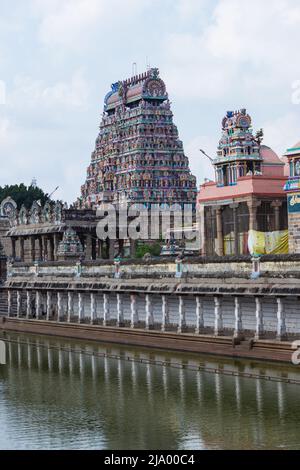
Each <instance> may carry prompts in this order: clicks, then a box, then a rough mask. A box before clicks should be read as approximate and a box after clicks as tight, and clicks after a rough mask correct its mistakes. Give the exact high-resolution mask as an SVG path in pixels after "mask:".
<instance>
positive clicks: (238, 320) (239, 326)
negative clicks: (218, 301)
mask: <svg viewBox="0 0 300 470" xmlns="http://www.w3.org/2000/svg"><path fill="white" fill-rule="evenodd" d="M234 318H235V322H234V335H233V336H234V338H240V337H241V335H242V331H243V323H242V310H241V305H240V299H239V297H235V298H234Z"/></svg>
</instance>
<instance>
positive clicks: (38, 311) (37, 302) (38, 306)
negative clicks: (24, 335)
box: [35, 291, 41, 320]
mask: <svg viewBox="0 0 300 470" xmlns="http://www.w3.org/2000/svg"><path fill="white" fill-rule="evenodd" d="M35 314H36V319H37V320H39V319H40V318H41V292H40V291H36V294H35Z"/></svg>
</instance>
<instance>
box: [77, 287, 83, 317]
mask: <svg viewBox="0 0 300 470" xmlns="http://www.w3.org/2000/svg"><path fill="white" fill-rule="evenodd" d="M83 317H84V297H83V294H82V293H81V292H79V294H78V323H82V321H83Z"/></svg>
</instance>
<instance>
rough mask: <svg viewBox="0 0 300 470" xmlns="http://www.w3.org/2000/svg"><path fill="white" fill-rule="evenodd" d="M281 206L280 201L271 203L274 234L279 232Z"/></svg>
mask: <svg viewBox="0 0 300 470" xmlns="http://www.w3.org/2000/svg"><path fill="white" fill-rule="evenodd" d="M281 206H282V202H281V201H273V202H272V207H273V208H274V219H275V220H274V229H275V231H276V232H278V231H279V230H280V208H281Z"/></svg>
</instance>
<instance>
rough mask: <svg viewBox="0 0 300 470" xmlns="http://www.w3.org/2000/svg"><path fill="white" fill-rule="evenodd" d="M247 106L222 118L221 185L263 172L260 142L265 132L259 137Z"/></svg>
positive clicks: (218, 173)
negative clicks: (255, 132)
mask: <svg viewBox="0 0 300 470" xmlns="http://www.w3.org/2000/svg"><path fill="white" fill-rule="evenodd" d="M251 123H252V122H251V117H250V116H249V114H247V111H246V109H241V110H240V111H235V112H234V111H228V112H227V114H226V116H225V117H224V119H223V121H222V137H221V140H220V142H219V146H218V152H217V158H216V159H215V160H214V165H215V171H216V182H217V186H218V187H222V186H233V185H236V184H237V180H238V178H241V177H243V176H250V175H251V176H252V175H256V176H257V175H261V174H262V173H261V171H262V170H261V163H262V161H263V159H262V156H261V154H260V144H261V140H262V136H263V134H262V131H260V132H258V133H257V135H256V137H254V135H253V131H252V128H251Z"/></svg>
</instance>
